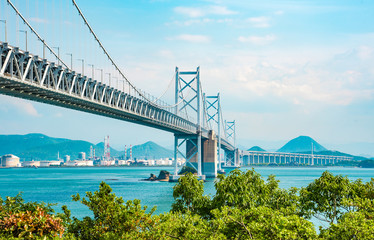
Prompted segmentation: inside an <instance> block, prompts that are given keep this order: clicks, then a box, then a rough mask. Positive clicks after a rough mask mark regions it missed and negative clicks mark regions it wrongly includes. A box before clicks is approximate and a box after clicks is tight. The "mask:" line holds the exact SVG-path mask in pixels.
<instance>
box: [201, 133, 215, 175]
mask: <svg viewBox="0 0 374 240" xmlns="http://www.w3.org/2000/svg"><path fill="white" fill-rule="evenodd" d="M202 151H203V152H202V156H203V157H202V174H203V175H205V176H206V177H208V178H213V177H217V163H218V161H217V160H218V159H217V138H216V135H215V134H214V131H209V138H208V139H205V140H203V144H202Z"/></svg>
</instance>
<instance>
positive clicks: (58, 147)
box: [0, 133, 173, 160]
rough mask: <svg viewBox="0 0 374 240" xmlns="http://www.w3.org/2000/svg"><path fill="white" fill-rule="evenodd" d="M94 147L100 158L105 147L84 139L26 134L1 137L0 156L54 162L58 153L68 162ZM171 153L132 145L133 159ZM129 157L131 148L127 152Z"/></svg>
mask: <svg viewBox="0 0 374 240" xmlns="http://www.w3.org/2000/svg"><path fill="white" fill-rule="evenodd" d="M91 146H93V147H94V148H95V152H96V156H102V155H103V152H104V144H103V143H98V144H93V143H90V142H87V141H83V140H71V139H65V138H54V137H49V136H46V135H44V134H40V133H31V134H26V135H0V156H2V155H4V154H14V155H16V156H18V157H20V158H21V160H31V159H34V160H56V159H57V153H58V152H59V154H60V157H63V156H64V155H70V156H71V159H76V158H77V157H78V153H79V152H85V153H86V156H88V155H89V153H90V147H91ZM110 153H111V155H112V156H122V155H124V151H118V150H116V149H114V148H111V149H110ZM172 155H173V154H172V151H171V150H169V149H166V148H163V147H161V146H159V145H157V144H156V143H154V142H151V141H149V142H146V143H144V144H140V145H136V146H133V149H132V156H133V158H138V159H140V158H143V159H144V158H148V159H152V158H170V157H172ZM127 156H130V149H128V150H127Z"/></svg>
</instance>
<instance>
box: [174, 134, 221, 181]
mask: <svg viewBox="0 0 374 240" xmlns="http://www.w3.org/2000/svg"><path fill="white" fill-rule="evenodd" d="M199 137H200V136H199V135H188V136H187V135H174V138H175V139H174V141H175V142H174V145H175V146H174V168H175V169H174V176H175V177H173V178H178V177H179V176H178V174H179V169H178V163H177V162H178V156H179V155H181V156H182V157H183V158H185V159H186V162H185V165H186V166H190V167H193V168H195V169H196V171H197V172H198V176H199V177H200V178H201V179H205V178H206V177H207V178H215V177H217V163H218V158H217V138H216V136H215V134H214V131H210V132H209V134H208V138H207V139H201V148H200V149H201V150H200V151H201V152H200V154H201V163H200V164H199V151H198V150H199V148H198V146H199ZM183 144H185V146H186V154H185V155H184V154H183V152H182V151H181V147H182V145H183ZM199 165H200V166H199ZM199 169H200V171H201V173H200V174H199Z"/></svg>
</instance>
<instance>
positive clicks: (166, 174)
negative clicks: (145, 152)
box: [143, 170, 170, 182]
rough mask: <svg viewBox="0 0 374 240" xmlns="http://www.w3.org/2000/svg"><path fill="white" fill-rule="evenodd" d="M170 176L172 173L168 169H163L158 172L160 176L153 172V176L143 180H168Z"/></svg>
mask: <svg viewBox="0 0 374 240" xmlns="http://www.w3.org/2000/svg"><path fill="white" fill-rule="evenodd" d="M169 177H170V173H169V172H168V171H166V170H161V171H160V173H159V174H158V177H156V175H155V174H153V173H151V176H150V177H149V178H146V179H143V181H161V182H168V181H169Z"/></svg>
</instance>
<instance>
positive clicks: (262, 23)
mask: <svg viewBox="0 0 374 240" xmlns="http://www.w3.org/2000/svg"><path fill="white" fill-rule="evenodd" d="M247 21H248V22H249V23H250V24H251V26H252V27H255V28H268V27H270V23H269V21H270V18H269V17H265V16H261V17H251V18H248V19H247Z"/></svg>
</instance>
